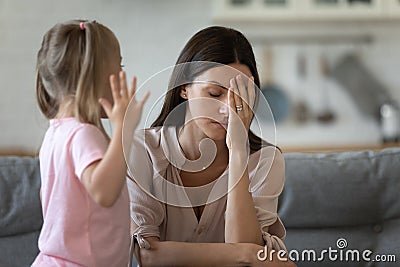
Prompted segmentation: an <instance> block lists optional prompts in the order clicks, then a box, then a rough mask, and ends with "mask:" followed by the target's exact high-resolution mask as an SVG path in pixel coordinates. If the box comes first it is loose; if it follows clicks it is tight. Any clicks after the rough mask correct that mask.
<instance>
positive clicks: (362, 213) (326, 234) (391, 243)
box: [278, 148, 400, 266]
mask: <svg viewBox="0 0 400 267" xmlns="http://www.w3.org/2000/svg"><path fill="white" fill-rule="evenodd" d="M284 157H285V163H286V180H285V187H284V190H283V193H282V195H281V196H280V198H279V209H278V210H279V215H280V217H281V219H282V221H283V222H284V224H285V226H286V228H287V240H286V244H287V246H288V249H298V250H302V249H316V250H322V249H328V247H329V246H331V247H333V248H336V242H337V240H339V239H340V238H344V239H345V240H346V241H347V245H348V246H350V247H353V248H358V249H370V250H372V251H373V252H381V253H395V254H397V255H399V252H400V242H399V241H398V238H399V237H400V148H391V149H384V150H381V151H359V152H341V153H326V154H313V153H288V154H285V155H284ZM399 256H400V255H399ZM399 256H398V257H399ZM398 260H400V259H398ZM336 264H337V262H336ZM360 264H361V263H360ZM364 264H365V263H364ZM299 265H300V266H302V265H301V264H299ZM328 265H329V263H328V262H324V266H328ZM303 266H312V265H311V264H310V263H308V264H306V265H303ZM315 266H318V264H316V265H315ZM336 266H337V265H336ZM351 266H357V265H356V264H354V263H353V265H351ZM359 266H366V265H362V264H361V265H359ZM368 266H370V265H368ZM379 266H381V265H379ZM382 266H383V265H382ZM387 266H392V265H387Z"/></svg>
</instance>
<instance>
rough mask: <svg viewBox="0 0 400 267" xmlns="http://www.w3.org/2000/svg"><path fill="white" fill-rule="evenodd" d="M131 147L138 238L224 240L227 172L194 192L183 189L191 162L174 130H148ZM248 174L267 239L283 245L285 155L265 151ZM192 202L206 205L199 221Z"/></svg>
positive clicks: (269, 149)
mask: <svg viewBox="0 0 400 267" xmlns="http://www.w3.org/2000/svg"><path fill="white" fill-rule="evenodd" d="M132 144H133V145H132V147H131V148H130V150H129V152H130V153H129V155H128V157H127V159H128V169H129V175H130V176H131V177H133V180H134V181H133V180H131V179H127V183H128V190H129V194H130V207H131V217H132V220H133V221H134V222H135V223H136V225H138V228H137V229H136V231H135V232H134V235H136V236H140V237H149V236H156V237H158V238H160V241H181V242H205V243H207V242H224V240H225V239H224V228H225V209H226V194H227V192H228V189H227V178H228V171H227V170H225V172H223V173H222V175H221V176H220V177H219V178H218V179H217V180H216V181H215V182H213V183H210V184H208V185H206V186H203V187H197V188H195V189H196V190H194V191H191V190H192V189H193V188H187V187H186V188H185V187H183V184H182V181H181V179H180V176H179V171H180V167H181V166H183V164H184V163H185V161H187V160H186V159H185V158H184V156H183V153H182V150H181V148H180V146H179V143H178V135H177V130H176V128H175V127H156V128H150V129H146V130H143V132H141V134H137V135H135V137H134V139H133V140H132ZM125 147H126V146H125ZM248 171H249V178H250V186H249V192H251V194H252V196H253V200H254V206H255V208H256V214H257V218H258V221H259V224H260V228H261V229H262V228H263V227H265V226H269V230H268V233H263V237H264V240H265V241H266V242H267V243H270V242H273V244H275V243H277V242H279V243H282V241H281V240H280V239H283V238H284V237H285V234H286V231H285V228H284V226H283V224H282V222H281V220H280V219H279V217H278V215H277V205H278V196H279V195H280V193H281V192H282V189H283V184H284V177H285V164H284V159H283V156H282V154H281V153H280V151H279V150H277V149H276V148H275V147H273V146H269V147H263V148H262V149H260V150H259V151H257V152H255V153H253V154H251V155H250V157H249V160H248ZM202 201H203V202H202ZM193 203H194V205H201V204H205V203H206V205H205V207H204V210H203V213H202V215H201V217H200V221H198V220H197V217H196V215H195V213H194V210H193V208H192V204H193ZM271 237H273V238H272V241H271ZM282 244H283V243H282ZM273 246H274V247H282V245H278V244H275V245H273ZM283 246H284V245H283Z"/></svg>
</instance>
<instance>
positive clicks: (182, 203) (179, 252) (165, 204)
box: [128, 27, 292, 266]
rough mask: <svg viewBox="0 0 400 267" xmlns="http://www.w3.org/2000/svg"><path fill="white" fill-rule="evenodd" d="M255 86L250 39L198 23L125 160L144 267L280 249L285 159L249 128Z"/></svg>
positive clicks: (227, 260)
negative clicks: (153, 114)
mask: <svg viewBox="0 0 400 267" xmlns="http://www.w3.org/2000/svg"><path fill="white" fill-rule="evenodd" d="M255 85H256V86H257V87H259V86H260V80H259V76H258V73H257V68H256V62H255V58H254V54H253V51H252V48H251V45H250V44H249V42H248V41H247V39H246V38H245V37H244V36H243V35H242V34H241V33H239V32H238V31H236V30H233V29H228V28H224V27H209V28H206V29H203V30H201V31H199V32H198V33H197V34H195V35H194V36H193V37H192V38H191V39H190V40H189V41H188V43H187V44H186V46H185V47H184V49H183V50H182V52H181V54H180V56H179V58H178V60H177V64H176V66H175V68H174V71H173V75H172V78H171V81H170V86H169V88H170V90H169V91H168V92H167V94H166V97H165V102H164V105H163V108H162V111H161V113H160V115H159V117H158V118H157V119H156V120H155V121H154V123H153V124H152V127H151V128H149V129H146V130H144V134H143V135H142V136H141V137H137V136H135V137H134V138H135V140H134V142H133V146H132V150H133V151H134V152H133V153H132V154H131V155H129V157H128V159H129V162H128V165H129V169H130V174H131V177H130V178H131V179H128V189H129V193H130V197H131V217H132V221H131V226H132V229H131V230H132V234H133V235H134V237H135V239H136V241H137V242H138V244H139V246H137V247H140V249H138V250H137V251H136V257H137V258H139V261H141V263H142V264H143V265H144V266H225V265H229V266H270V264H271V262H267V261H260V260H259V259H257V253H258V252H259V251H260V250H262V249H264V245H268V248H269V249H271V248H274V249H275V250H280V249H285V247H284V244H283V242H282V241H281V239H282V238H284V236H285V229H284V227H283V225H282V222H281V221H280V219H279V218H278V216H277V204H278V203H277V201H278V196H279V194H280V193H281V191H282V188H283V183H284V159H283V157H282V154H281V153H280V151H279V150H277V149H276V147H275V146H273V145H271V144H269V143H267V142H265V141H263V140H262V139H261V138H259V137H257V136H256V135H254V134H253V133H252V132H251V131H250V124H251V121H252V119H253V111H252V108H253V106H254V105H255V103H257V100H258V98H257V93H256V92H257V90H256V89H255ZM138 155H140V156H138ZM273 258H274V259H273V262H274V263H276V264H277V265H280V264H281V265H284V266H286V265H291V264H292V263H290V262H283V261H279V260H278V259H277V257H275V256H274V257H273ZM274 266H275V265H274Z"/></svg>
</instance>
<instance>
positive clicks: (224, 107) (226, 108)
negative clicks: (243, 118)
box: [219, 99, 229, 115]
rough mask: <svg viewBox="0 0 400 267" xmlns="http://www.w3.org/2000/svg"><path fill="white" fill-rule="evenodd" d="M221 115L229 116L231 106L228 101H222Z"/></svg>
mask: <svg viewBox="0 0 400 267" xmlns="http://www.w3.org/2000/svg"><path fill="white" fill-rule="evenodd" d="M219 113H221V114H226V115H228V114H229V106H228V99H226V100H224V101H222V103H221V104H220V107H219Z"/></svg>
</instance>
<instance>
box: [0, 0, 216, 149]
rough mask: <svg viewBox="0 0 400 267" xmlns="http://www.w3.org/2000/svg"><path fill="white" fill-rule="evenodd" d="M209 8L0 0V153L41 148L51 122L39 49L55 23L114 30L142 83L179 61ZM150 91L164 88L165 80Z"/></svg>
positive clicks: (182, 1) (94, 0) (176, 1)
mask: <svg viewBox="0 0 400 267" xmlns="http://www.w3.org/2000/svg"><path fill="white" fill-rule="evenodd" d="M208 10H209V6H208V2H207V1H195V0H190V1H187V0H170V1H161V0H160V1H147V0H134V1H124V0H114V1H107V0H86V1H81V0H79V1H78V0H68V1H53V0H35V1H23V0H0V59H1V62H0V80H1V89H0V90H1V97H0V127H1V130H0V152H1V151H18V150H21V151H23V152H27V153H34V152H36V151H37V150H38V148H39V147H40V143H41V140H42V138H43V134H44V132H45V130H46V128H47V122H46V120H45V119H44V118H43V116H42V115H41V113H40V111H39V109H38V108H37V104H36V99H35V62H36V53H37V51H38V49H39V48H40V44H41V40H42V36H43V34H44V33H45V31H47V30H48V29H49V28H50V27H52V26H53V25H54V24H55V23H57V22H62V21H65V20H69V19H75V18H86V19H94V20H97V21H99V22H101V23H103V24H104V25H106V26H108V27H109V28H111V29H112V30H113V31H114V32H115V34H116V36H117V37H118V39H119V40H120V43H121V50H122V56H123V63H124V64H125V66H126V68H125V69H126V71H127V72H128V75H134V74H135V75H137V76H138V83H139V85H140V84H141V83H142V82H143V81H145V80H146V79H148V78H149V77H150V76H151V75H153V74H155V73H157V72H159V71H160V70H162V69H164V68H166V67H168V66H171V65H173V64H174V63H175V61H176V58H177V57H178V54H179V52H180V50H181V49H182V47H183V45H184V44H185V42H186V41H187V40H188V39H189V38H190V37H191V36H192V35H193V34H194V33H195V32H197V31H198V30H199V29H201V28H203V27H206V26H208V25H209V24H210V21H211V18H210V16H211V15H210V13H209V12H208ZM146 89H147V88H146ZM148 89H151V90H152V91H153V90H156V91H157V90H158V91H159V92H163V91H165V90H166V84H165V85H160V88H148ZM156 96H157V93H153V94H152V97H156ZM152 101H154V99H153V98H151V99H150V101H149V103H151V102H152ZM148 106H150V105H148Z"/></svg>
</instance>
